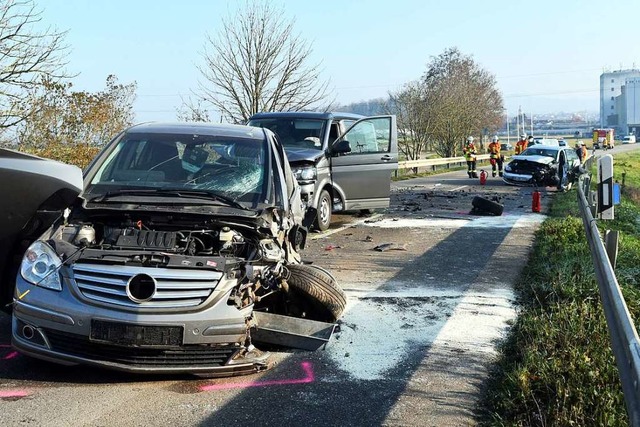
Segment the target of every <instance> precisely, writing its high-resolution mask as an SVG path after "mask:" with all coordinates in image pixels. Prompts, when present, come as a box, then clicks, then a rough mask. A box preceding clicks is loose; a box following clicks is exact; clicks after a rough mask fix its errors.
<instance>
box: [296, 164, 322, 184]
mask: <svg viewBox="0 0 640 427" xmlns="http://www.w3.org/2000/svg"><path fill="white" fill-rule="evenodd" d="M293 175H294V176H295V177H296V179H297V180H298V181H312V180H314V179H316V176H317V174H316V168H315V166H307V167H303V168H295V169H294V170H293Z"/></svg>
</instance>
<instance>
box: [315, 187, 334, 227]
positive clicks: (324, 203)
mask: <svg viewBox="0 0 640 427" xmlns="http://www.w3.org/2000/svg"><path fill="white" fill-rule="evenodd" d="M317 210H318V213H317V214H316V221H315V224H314V227H315V228H316V229H317V230H320V231H325V230H327V229H328V228H329V224H331V210H332V202H331V195H330V194H329V192H328V191H327V190H322V192H321V193H320V197H319V198H318V207H317Z"/></svg>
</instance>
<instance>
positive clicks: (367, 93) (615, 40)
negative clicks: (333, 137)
mask: <svg viewBox="0 0 640 427" xmlns="http://www.w3.org/2000/svg"><path fill="white" fill-rule="evenodd" d="M36 1H37V5H38V6H39V7H40V8H42V9H43V24H45V25H53V26H55V27H57V28H58V29H59V30H68V35H67V38H66V40H67V43H68V45H69V46H70V48H71V50H70V54H69V56H68V61H69V64H68V70H69V71H70V72H72V73H78V76H77V77H75V78H74V79H73V82H74V85H75V88H76V89H77V90H88V91H97V90H102V89H103V88H104V83H105V79H106V77H107V75H109V74H115V75H116V76H117V77H118V79H119V81H120V82H121V83H130V82H132V81H136V82H137V84H138V90H137V100H136V102H135V104H134V107H135V112H136V121H146V120H173V119H175V117H176V108H177V107H178V106H179V105H180V104H181V97H185V96H188V95H189V94H190V91H191V90H192V89H195V88H196V87H197V82H198V79H199V73H198V71H197V69H196V65H197V64H200V63H201V53H202V50H203V47H204V42H205V35H206V34H207V33H209V34H216V33H217V31H218V29H219V28H220V21H221V18H223V17H226V16H229V14H230V13H231V12H232V11H234V10H235V9H236V8H237V7H240V6H242V5H243V4H244V3H243V2H241V1H233V0H208V1H207V0H183V1H169V0H126V1H125V0H49V1H44V0H36ZM274 4H275V5H278V6H280V5H282V6H284V10H285V13H286V15H287V17H289V18H292V19H295V29H296V30H297V31H298V32H299V33H300V34H301V36H302V37H303V38H304V39H306V40H307V41H309V42H311V43H312V49H313V60H314V61H315V62H322V70H323V75H324V77H325V78H326V79H329V80H330V87H331V95H332V96H334V97H335V99H336V101H337V102H338V103H341V104H347V103H351V102H357V101H362V100H368V99H372V98H379V97H385V96H386V95H387V94H388V92H389V91H395V90H397V89H399V88H401V87H402V85H403V84H404V83H407V82H409V81H412V80H415V79H418V78H419V77H420V76H421V75H422V73H423V72H424V71H425V69H426V65H427V63H428V62H429V59H430V58H431V57H432V56H436V55H439V54H440V53H442V52H443V51H444V49H446V48H448V47H454V46H455V47H458V48H459V49H460V50H461V52H462V53H464V54H468V55H472V56H473V58H474V59H475V60H476V61H477V62H478V63H479V64H480V65H481V66H482V67H484V68H485V69H487V70H488V71H490V72H491V73H493V74H494V75H495V76H496V79H497V83H498V87H499V89H500V90H501V91H502V94H503V96H504V99H505V106H506V107H507V109H508V111H509V113H510V114H514V113H515V112H516V111H517V109H518V107H519V106H522V109H523V110H524V111H526V112H532V113H534V114H535V113H546V112H549V113H551V112H560V111H581V110H586V111H594V112H595V111H598V109H599V101H598V96H599V76H600V74H601V73H602V71H603V70H604V69H607V70H616V69H620V68H621V67H622V68H623V69H627V68H633V67H634V66H635V67H638V68H640V43H638V39H640V26H638V21H637V18H638V16H640V1H638V0H626V1H623V0H608V1H594V0H555V1H551V0H538V1H518V0H453V1H446V0H437V1H434V0H393V1H388V0H387V1H380V0H370V1H355V0H317V1H303V0H282V1H280V0H276V1H274Z"/></svg>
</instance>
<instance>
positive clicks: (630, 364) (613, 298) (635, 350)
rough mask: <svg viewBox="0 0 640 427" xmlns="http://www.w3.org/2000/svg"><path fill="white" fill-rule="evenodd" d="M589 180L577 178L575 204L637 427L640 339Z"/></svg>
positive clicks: (639, 419)
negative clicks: (606, 243) (604, 240)
mask: <svg viewBox="0 0 640 427" xmlns="http://www.w3.org/2000/svg"><path fill="white" fill-rule="evenodd" d="M587 170H590V168H589V169H587ZM590 181H591V179H590V177H589V175H587V174H583V175H582V176H581V177H580V180H579V185H578V204H579V205H580V213H581V214H582V222H583V224H584V228H585V231H586V235H587V241H588V242H589V249H590V252H591V259H592V260H593V265H594V267H595V271H596V279H597V281H598V287H599V289H600V298H601V300H602V306H603V308H604V314H605V317H606V319H607V325H608V328H609V336H610V338H611V348H612V349H613V353H614V355H615V358H616V364H617V366H618V372H619V375H620V382H621V383H622V391H623V393H624V399H625V402H626V405H627V413H628V414H629V422H630V425H631V426H633V427H640V340H639V339H638V333H637V332H636V329H635V326H634V323H633V320H632V319H631V316H630V315H629V310H628V309H627V304H626V303H625V301H624V297H623V296H622V292H621V290H620V286H619V285H618V280H617V279H616V276H615V272H614V269H613V266H612V265H611V262H610V260H609V257H608V256H607V252H606V248H605V246H604V244H603V243H602V239H601V237H600V232H599V230H598V226H597V225H596V220H595V219H594V218H593V215H592V213H591V205H590V204H589V202H588V200H589V198H590V195H589V192H590Z"/></svg>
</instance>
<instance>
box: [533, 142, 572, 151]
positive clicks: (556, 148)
mask: <svg viewBox="0 0 640 427" xmlns="http://www.w3.org/2000/svg"><path fill="white" fill-rule="evenodd" d="M529 148H535V149H540V148H544V149H545V150H553V151H560V150H566V149H567V148H568V147H567V146H566V145H546V144H534V145H530V146H528V147H527V150H528V149H529Z"/></svg>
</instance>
